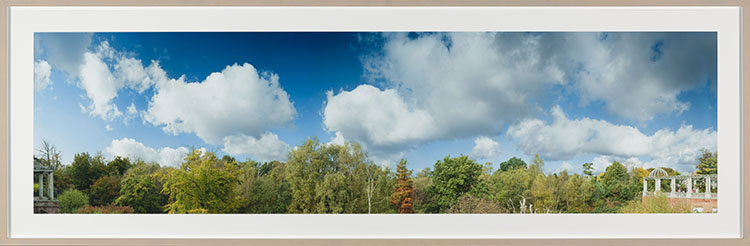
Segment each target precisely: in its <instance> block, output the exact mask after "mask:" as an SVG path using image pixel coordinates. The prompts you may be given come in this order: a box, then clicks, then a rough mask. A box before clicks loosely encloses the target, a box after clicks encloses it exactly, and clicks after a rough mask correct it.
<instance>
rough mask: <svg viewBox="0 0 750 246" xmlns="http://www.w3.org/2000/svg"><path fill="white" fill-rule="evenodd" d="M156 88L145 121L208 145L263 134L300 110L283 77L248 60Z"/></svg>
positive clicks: (282, 123)
mask: <svg viewBox="0 0 750 246" xmlns="http://www.w3.org/2000/svg"><path fill="white" fill-rule="evenodd" d="M156 86H157V90H156V93H155V94H154V96H153V97H152V98H151V100H150V102H149V105H148V109H147V110H146V113H145V114H144V116H143V117H144V118H145V120H146V121H148V122H150V123H151V124H153V125H157V126H163V127H162V129H163V130H164V131H165V132H168V133H172V134H178V133H183V132H184V133H195V134H196V135H197V136H198V137H200V138H201V139H202V140H203V141H204V142H207V143H209V144H222V143H223V142H224V139H225V138H226V137H230V136H242V134H244V135H247V136H251V137H254V138H258V137H261V136H260V135H261V134H263V133H265V132H266V131H268V130H269V129H272V128H275V127H279V126H281V125H284V124H288V123H289V122H290V121H291V120H293V119H294V118H295V117H296V114H297V113H296V110H295V109H294V105H293V104H292V102H291V101H289V95H288V94H287V93H286V91H284V90H283V89H282V88H281V86H280V85H279V77H278V76H277V75H275V74H270V73H262V74H260V73H258V71H257V70H256V69H255V67H253V66H252V65H250V64H248V63H245V64H243V65H237V64H235V65H232V66H227V67H226V68H225V69H224V70H222V71H221V72H218V73H212V74H211V75H209V76H208V77H207V78H206V79H205V80H204V81H202V82H200V83H188V82H186V81H185V78H184V77H180V78H179V79H171V80H169V81H167V82H165V83H163V84H157V85H156Z"/></svg>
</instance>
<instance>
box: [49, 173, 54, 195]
mask: <svg viewBox="0 0 750 246" xmlns="http://www.w3.org/2000/svg"><path fill="white" fill-rule="evenodd" d="M54 175H55V173H53V172H50V173H49V199H50V200H55V176H54Z"/></svg>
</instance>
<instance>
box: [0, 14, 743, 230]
mask: <svg viewBox="0 0 750 246" xmlns="http://www.w3.org/2000/svg"><path fill="white" fill-rule="evenodd" d="M746 5H747V4H746V2H745V1H741V0H728V1H698V0H695V1H693V0H686V1H681V0H678V1H664V0H659V1H401V2H392V1H379V0H358V1H335V0H334V1H321V2H318V3H311V2H307V1H224V2H221V3H220V2H206V1H192V0H175V1H171V0H169V1H145V0H143V1H142V0H133V1H126V0H123V1H82V0H81V1H78V0H76V1H49V0H39V1H15V0H10V1H3V2H2V3H0V6H2V7H3V10H4V11H2V13H0V19H2V20H4V21H3V24H2V26H0V43H2V44H4V45H2V48H0V56H1V57H4V58H5V59H3V60H2V61H1V62H0V74H2V75H4V76H3V78H2V79H1V80H0V81H2V83H0V84H1V85H2V86H0V115H2V119H3V120H2V121H0V157H1V158H0V180H3V181H4V182H5V183H4V184H3V185H0V221H2V223H0V244H10V245H32V244H33V245H38V244H42V245H48V244H55V245H162V244H170V245H173V244H176V245H205V244H212V245H246V244H259V245H299V244H304V245H352V244H354V245H381V244H382V245H385V244H387V245H413V244H427V245H455V244H472V245H496V244H501V245H506V244H507V245H559V244H563V245H565V244H570V245H705V244H714V245H750V240H748V239H745V238H744V236H743V235H746V233H748V229H747V228H748V226H747V224H746V222H745V220H744V214H745V213H747V212H748V209H747V207H746V206H745V205H744V204H745V202H746V199H747V197H748V196H749V195H750V194H748V189H747V184H745V182H744V178H742V177H745V176H747V175H750V171H748V170H747V169H746V168H745V167H744V153H745V152H748V151H750V147H748V146H745V144H744V141H745V139H747V138H748V137H750V133H746V132H745V131H744V130H743V129H744V128H745V125H746V122H745V120H744V115H745V114H746V113H747V112H746V111H747V108H750V105H746V102H744V100H743V99H742V98H743V97H744V95H745V94H746V93H750V89H748V86H746V85H745V84H744V81H745V80H747V79H750V75H746V74H745V73H744V69H745V68H746V67H747V64H750V59H748V57H747V56H745V55H744V54H743V53H740V59H741V61H740V66H741V68H740V75H739V78H740V88H741V90H742V92H741V96H740V105H739V109H740V110H741V112H740V113H739V114H738V117H739V119H740V121H741V122H740V134H742V135H741V137H740V138H741V139H740V141H741V144H740V147H739V148H740V154H739V156H738V158H739V163H742V164H741V165H739V171H740V173H741V174H743V175H741V178H740V180H739V184H740V185H741V187H739V188H740V189H739V193H740V194H741V195H740V196H739V198H738V199H739V201H740V202H741V204H739V216H740V219H739V220H740V222H741V223H740V224H741V226H740V228H739V230H740V238H726V239H709V238H702V237H701V236H694V237H695V238H676V239H670V238H669V237H664V238H660V237H657V236H653V235H647V236H645V238H643V239H641V238H638V237H637V236H635V237H633V238H628V237H624V238H606V237H604V236H599V237H595V238H590V239H578V238H577V237H575V236H571V237H566V236H560V235H556V236H543V235H540V236H539V237H536V238H535V237H533V236H525V237H523V238H524V239H500V238H486V237H476V238H472V237H470V236H469V237H460V238H442V239H439V238H440V237H434V238H432V237H429V236H420V237H413V238H410V237H393V238H388V237H378V236H372V237H361V236H359V237H358V236H353V237H330V238H329V237H327V236H321V237H310V236H306V237H288V238H285V237H284V236H275V237H273V239H269V238H261V239H245V238H238V237H232V236H229V237H225V238H221V237H208V238H205V237H200V236H196V237H195V238H192V237H184V238H180V237H176V238H175V237H171V238H159V237H153V238H148V239H146V238H122V237H119V238H118V237H113V236H106V235H105V236H99V237H92V238H85V239H81V238H75V237H73V238H14V237H11V233H10V231H11V230H12V228H11V222H10V220H11V217H12V214H13V212H12V211H10V207H11V205H10V204H11V200H10V197H11V190H12V186H11V181H10V180H11V179H13V176H11V172H10V171H9V170H10V168H12V165H10V161H11V159H10V156H12V155H13V153H11V152H10V151H11V146H10V143H11V142H10V141H11V139H10V135H12V134H14V131H13V129H12V128H10V127H9V125H10V124H9V122H10V119H9V118H10V111H11V110H13V106H12V105H9V102H10V100H9V91H12V90H9V87H10V85H11V83H10V80H11V75H10V74H11V73H13V70H10V67H11V56H12V54H13V53H14V52H17V50H15V49H14V47H11V46H10V40H11V38H12V37H11V32H12V30H9V27H10V26H11V23H10V22H11V21H10V20H11V17H10V15H11V14H12V12H11V11H10V9H11V8H13V7H25V6H40V7H41V6H45V7H46V6H52V7H54V6H60V7H65V6H67V7H83V6H111V7H118V6H131V7H148V6H151V7H166V6H174V7H184V6H191V7H202V6H203V7H210V6H225V7H242V6H246V7H260V6H274V7H284V6H288V7H319V6H321V7H348V6H356V7H390V6H393V7H417V6H426V7H495V6H502V7H659V6H662V7H695V8H696V9H699V8H701V7H739V9H738V10H739V11H740V14H739V16H740V20H741V23H740V24H739V27H740V31H739V35H740V52H742V51H743V50H744V47H747V45H748V44H749V42H748V41H747V40H745V38H744V33H746V32H747V31H748V25H747V21H746V20H745V19H744V17H743V16H744V15H745V14H746V9H745V8H744V7H746ZM720 49H721V46H720ZM719 66H721V64H720V65H719ZM719 80H720V81H721V77H720V79H719ZM720 139H721V138H720ZM319 219H325V218H319ZM565 219H573V220H574V219H575V218H574V217H566V218H565ZM701 226H710V225H701Z"/></svg>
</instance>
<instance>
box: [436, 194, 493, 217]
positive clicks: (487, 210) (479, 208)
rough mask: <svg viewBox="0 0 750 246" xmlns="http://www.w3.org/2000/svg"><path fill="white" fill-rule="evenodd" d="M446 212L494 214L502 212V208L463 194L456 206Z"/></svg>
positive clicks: (490, 202)
mask: <svg viewBox="0 0 750 246" xmlns="http://www.w3.org/2000/svg"><path fill="white" fill-rule="evenodd" d="M447 212H448V213H451V214H461V213H462V214H496V213H501V212H503V208H502V207H500V205H498V204H497V203H496V202H494V201H492V200H490V199H487V198H481V197H476V196H473V195H471V194H465V195H463V196H461V198H460V199H459V200H458V202H457V203H456V204H453V205H451V207H450V208H449V209H448V211H447Z"/></svg>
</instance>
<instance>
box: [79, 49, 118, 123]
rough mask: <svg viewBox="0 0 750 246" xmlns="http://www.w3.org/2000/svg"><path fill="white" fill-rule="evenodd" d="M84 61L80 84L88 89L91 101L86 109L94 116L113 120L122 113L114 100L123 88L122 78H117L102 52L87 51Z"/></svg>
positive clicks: (87, 95)
mask: <svg viewBox="0 0 750 246" xmlns="http://www.w3.org/2000/svg"><path fill="white" fill-rule="evenodd" d="M83 57H84V63H83V65H81V67H80V71H79V74H80V84H79V87H81V88H82V89H83V90H85V91H86V97H88V99H89V100H90V101H91V103H90V104H89V106H88V107H87V108H86V111H87V112H89V114H90V115H92V116H98V117H100V118H102V119H104V120H113V119H114V118H116V117H119V116H121V115H122V112H120V110H118V109H117V105H115V104H114V103H113V102H112V100H113V99H114V98H115V97H117V92H118V91H119V90H120V88H122V86H123V83H122V81H121V80H118V79H115V77H114V76H113V75H112V72H111V71H110V70H109V67H108V66H107V64H106V63H105V62H104V61H103V60H102V58H103V57H102V54H100V53H91V52H86V53H85V54H84V55H83Z"/></svg>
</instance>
